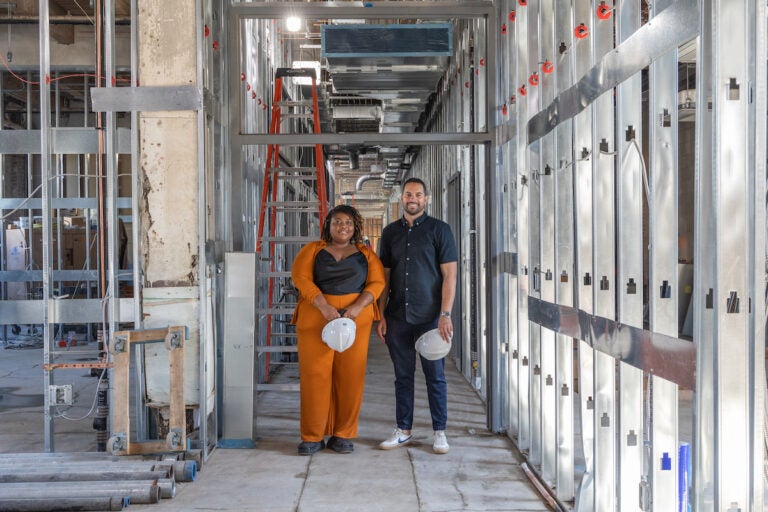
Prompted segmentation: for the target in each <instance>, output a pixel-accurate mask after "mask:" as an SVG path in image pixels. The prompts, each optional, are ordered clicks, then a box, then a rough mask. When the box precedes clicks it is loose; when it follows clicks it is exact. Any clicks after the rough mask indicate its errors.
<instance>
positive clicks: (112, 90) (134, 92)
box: [91, 85, 203, 112]
mask: <svg viewBox="0 0 768 512" xmlns="http://www.w3.org/2000/svg"><path fill="white" fill-rule="evenodd" d="M91 103H92V108H93V111H94V112H157V111H167V110H201V109H202V108H203V93H202V91H201V90H200V88H199V87H198V86H196V85H180V86H177V87H163V86H142V87H106V88H105V87H101V88H96V87H94V88H91Z"/></svg>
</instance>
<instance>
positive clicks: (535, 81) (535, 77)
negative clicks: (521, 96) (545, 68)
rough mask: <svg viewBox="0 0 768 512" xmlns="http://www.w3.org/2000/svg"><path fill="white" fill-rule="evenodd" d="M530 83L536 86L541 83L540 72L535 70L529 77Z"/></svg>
mask: <svg viewBox="0 0 768 512" xmlns="http://www.w3.org/2000/svg"><path fill="white" fill-rule="evenodd" d="M528 83H529V84H531V85H532V86H534V87H535V86H537V85H539V74H538V73H536V72H535V71H534V72H533V73H532V74H531V76H529V77H528Z"/></svg>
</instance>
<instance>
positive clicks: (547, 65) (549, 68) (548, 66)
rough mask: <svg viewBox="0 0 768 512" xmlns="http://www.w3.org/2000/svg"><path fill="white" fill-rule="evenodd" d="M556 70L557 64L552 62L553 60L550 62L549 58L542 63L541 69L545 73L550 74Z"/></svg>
mask: <svg viewBox="0 0 768 512" xmlns="http://www.w3.org/2000/svg"><path fill="white" fill-rule="evenodd" d="M554 70H555V66H554V64H552V62H550V61H548V60H545V61H544V62H543V63H542V64H541V71H542V72H543V73H544V74H545V75H548V74H550V73H551V72H553V71H554Z"/></svg>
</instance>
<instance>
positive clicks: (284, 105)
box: [275, 100, 312, 107]
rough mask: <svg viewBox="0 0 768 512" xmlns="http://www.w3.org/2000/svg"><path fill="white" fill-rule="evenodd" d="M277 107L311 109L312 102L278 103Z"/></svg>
mask: <svg viewBox="0 0 768 512" xmlns="http://www.w3.org/2000/svg"><path fill="white" fill-rule="evenodd" d="M275 105H277V106H279V107H311V106H312V101H310V100H306V101H278V102H277V103H275Z"/></svg>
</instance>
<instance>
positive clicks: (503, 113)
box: [501, 103, 507, 116]
mask: <svg viewBox="0 0 768 512" xmlns="http://www.w3.org/2000/svg"><path fill="white" fill-rule="evenodd" d="M501 115H503V116H505V115H507V104H506V103H505V104H504V105H502V106H501Z"/></svg>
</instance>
